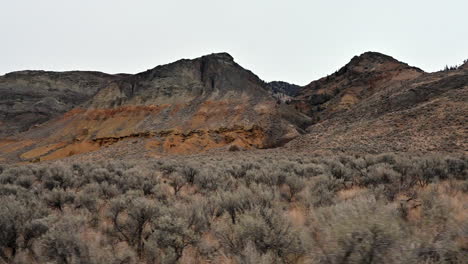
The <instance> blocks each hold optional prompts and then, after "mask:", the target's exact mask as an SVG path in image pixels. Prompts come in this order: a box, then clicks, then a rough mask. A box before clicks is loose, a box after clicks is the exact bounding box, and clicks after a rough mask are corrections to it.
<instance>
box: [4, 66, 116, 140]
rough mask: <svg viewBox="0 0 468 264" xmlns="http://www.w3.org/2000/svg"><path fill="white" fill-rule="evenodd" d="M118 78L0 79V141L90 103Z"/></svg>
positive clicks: (49, 75)
mask: <svg viewBox="0 0 468 264" xmlns="http://www.w3.org/2000/svg"><path fill="white" fill-rule="evenodd" d="M118 78H119V76H114V75H108V74H104V73H99V72H63V73H58V72H44V71H22V72H13V73H9V74H6V75H4V76H0V95H1V97H0V124H1V126H0V138H1V137H6V136H8V135H15V134H17V133H19V132H23V131H26V130H27V129H29V128H30V127H32V126H34V125H38V124H41V123H44V122H46V121H48V120H50V119H52V118H54V117H57V116H59V115H61V114H63V113H65V112H66V111H68V110H70V109H72V108H74V107H76V106H78V105H79V104H81V103H84V102H86V101H87V100H89V99H90V98H91V97H92V96H93V95H94V94H95V93H96V92H97V91H98V90H99V89H100V88H102V87H104V86H105V85H106V84H107V83H108V82H110V81H112V80H115V79H118Z"/></svg>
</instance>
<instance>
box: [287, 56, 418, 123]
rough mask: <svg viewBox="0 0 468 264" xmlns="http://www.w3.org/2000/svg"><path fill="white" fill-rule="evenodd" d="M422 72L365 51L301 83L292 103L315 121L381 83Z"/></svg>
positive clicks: (382, 86)
mask: <svg viewBox="0 0 468 264" xmlns="http://www.w3.org/2000/svg"><path fill="white" fill-rule="evenodd" d="M422 74H423V71H422V70H420V69H418V68H415V67H411V66H408V65H407V64H406V63H403V62H400V61H398V60H396V59H394V58H392V57H390V56H387V55H384V54H381V53H377V52H366V53H364V54H362V55H360V56H356V57H354V58H353V59H352V60H351V61H350V62H349V63H348V64H346V65H345V66H344V67H342V68H341V69H340V70H338V71H337V72H335V73H334V74H332V75H329V76H327V77H324V78H321V79H319V80H317V81H313V82H311V83H310V84H309V85H306V86H304V87H302V89H301V90H300V91H299V93H298V95H297V96H296V97H295V98H294V99H293V101H292V103H293V104H294V105H296V107H297V108H298V109H300V110H301V111H302V112H304V113H306V114H307V115H309V116H311V117H313V118H314V120H316V121H319V120H323V119H327V118H330V117H332V116H334V115H336V114H339V113H343V112H346V111H347V110H349V109H350V108H351V107H352V106H353V105H355V104H356V103H359V102H360V101H361V100H363V99H366V98H368V97H369V96H372V95H373V94H374V93H376V92H379V91H380V90H382V89H385V87H388V86H391V85H393V84H396V83H401V82H404V81H406V80H411V79H414V78H416V77H418V76H420V75H422Z"/></svg>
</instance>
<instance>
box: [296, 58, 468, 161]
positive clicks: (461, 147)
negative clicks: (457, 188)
mask: <svg viewBox="0 0 468 264" xmlns="http://www.w3.org/2000/svg"><path fill="white" fill-rule="evenodd" d="M353 60H355V61H356V60H357V59H356V58H355V59H353ZM352 63H353V61H352V62H351V64H352ZM387 64H389V65H387ZM371 65H372V64H371ZM390 65H393V67H391V70H390V71H388V70H386V71H381V70H379V69H382V68H387V69H388V68H390ZM374 66H377V67H376V69H377V71H376V72H374V71H372V72H364V73H361V74H357V73H356V71H354V73H353V75H355V76H356V78H355V79H353V80H352V81H351V85H344V84H342V82H343V78H342V76H343V71H344V70H343V69H342V70H340V71H339V72H338V73H336V74H334V75H332V76H331V77H330V78H329V80H328V81H327V80H324V79H322V80H319V81H317V82H314V83H312V84H311V85H312V87H317V90H318V91H327V89H329V87H339V88H338V89H339V90H340V92H339V93H337V95H336V96H335V97H331V98H330V99H329V100H328V101H326V102H324V103H321V104H319V107H322V109H321V111H320V112H319V113H318V114H316V115H318V116H319V117H320V118H319V120H321V121H319V122H317V123H316V124H314V125H312V126H310V127H309V128H308V134H307V135H305V136H303V137H300V138H298V139H296V140H295V141H294V142H291V144H289V145H288V148H292V149H296V150H297V149H303V150H304V149H309V150H316V149H320V150H331V151H340V152H360V153H381V152H389V151H398V152H400V151H401V152H429V151H443V152H465V153H466V150H467V149H468V145H467V141H466V139H467V131H466V124H467V123H468V122H467V121H468V120H467V113H468V105H467V103H466V102H467V101H468V97H467V96H468V71H467V69H466V67H465V68H464V67H460V68H459V69H457V70H451V71H441V72H436V73H422V72H421V71H419V70H418V69H415V68H408V67H405V66H404V65H402V64H400V65H398V64H396V63H395V62H392V61H390V62H384V63H379V64H377V65H374ZM348 68H349V65H347V66H345V68H344V69H348ZM346 72H349V70H346ZM344 74H345V75H346V73H344ZM369 76H373V77H372V78H369ZM376 76H380V77H379V78H377V77H376ZM384 76H387V77H384ZM376 78H377V81H374V80H376ZM334 80H335V81H334ZM335 82H336V83H335ZM321 83H323V85H321ZM345 83H346V81H345ZM353 83H359V84H360V85H352V84H353ZM309 86H310V85H309ZM308 88H309V87H306V89H305V91H304V93H305V92H310V91H309V90H307V89H308ZM314 91H316V90H314ZM312 94H314V93H313V92H312ZM315 94H319V93H318V92H317V93H315ZM354 95H357V96H354ZM353 96H354V97H353ZM303 98H304V97H299V99H298V100H300V99H303ZM345 98H353V99H352V100H349V101H346V100H345ZM356 98H357V99H356ZM346 102H350V103H346ZM300 103H302V105H305V102H304V101H300ZM306 106H310V104H309V105H306Z"/></svg>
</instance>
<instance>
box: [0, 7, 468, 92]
mask: <svg viewBox="0 0 468 264" xmlns="http://www.w3.org/2000/svg"><path fill="white" fill-rule="evenodd" d="M467 14H468V1H467V0H444V1H441V0H438V1H434V0H424V1H423V0H404V1H403V0H391V1H388V0H386V1H379V0H352V1H351V0H343V1H337V0H327V1H325V0H322V1H319V0H287V1H286V0H283V1H276V0H230V1H227V0H191V1H188V0H185V1H182V0H165V1H161V0H153V1H150V0H131V1H130V0H128V1H122V0H75V1H72V0H40V1H39V0H0V29H1V31H0V36H1V37H0V75H1V74H4V73H7V72H11V71H17V70H25V69H34V70H36V69H42V70H56V71H62V70H97V71H104V72H109V73H118V72H126V73H136V72H140V71H144V70H146V69H149V68H153V67H154V66H157V65H160V64H166V63H169V62H172V61H174V60H178V59H181V58H195V57H199V56H201V55H204V54H209V53H213V52H221V51H226V52H229V53H230V54H231V55H232V56H233V57H234V58H235V60H236V61H237V62H238V63H239V64H240V65H242V66H244V67H245V68H247V69H250V70H252V71H253V72H254V73H256V74H257V75H259V76H260V78H262V79H264V80H266V81H272V80H284V81H288V82H293V83H297V84H307V83H309V82H310V81H312V80H314V79H317V78H320V77H323V76H325V75H327V74H329V73H332V72H334V71H335V70H337V69H339V68H340V67H341V66H343V65H344V64H345V63H347V62H348V61H349V60H350V59H351V58H352V57H353V56H354V55H358V54H361V53H363V52H365V51H369V50H370V51H379V52H382V53H385V54H388V55H390V56H393V57H395V58H397V59H399V60H402V61H404V62H407V63H409V64H410V65H414V66H418V67H420V68H422V69H423V70H426V71H436V70H440V69H442V68H443V67H444V66H445V65H446V64H448V65H455V64H460V63H461V62H462V61H463V60H464V59H468V16H467Z"/></svg>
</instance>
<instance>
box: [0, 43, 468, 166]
mask: <svg viewBox="0 0 468 264" xmlns="http://www.w3.org/2000/svg"><path fill="white" fill-rule="evenodd" d="M467 85H468V69H467V66H466V64H465V65H462V66H460V67H456V68H454V69H452V70H447V71H441V72H436V73H425V72H423V71H422V70H420V69H418V68H416V67H412V66H409V65H408V64H406V63H403V62H400V61H398V60H396V59H394V58H392V57H390V56H387V55H384V54H381V53H377V52H366V53H364V54H362V55H360V56H356V57H354V58H352V59H351V61H350V62H349V63H348V64H346V65H345V66H344V67H342V68H341V69H340V70H338V71H336V72H335V73H333V74H331V75H329V76H327V77H324V78H321V79H319V80H316V81H313V82H311V83H310V84H309V85H306V86H303V87H301V86H297V85H294V84H289V83H285V82H271V83H265V82H264V81H262V80H261V79H260V78H259V77H257V76H256V75H255V74H253V73H252V72H250V71H248V70H246V69H244V68H242V67H241V66H240V65H238V64H237V63H236V62H235V61H234V59H233V58H232V57H231V56H230V55H229V54H227V53H217V54H211V55H207V56H203V57H200V58H196V59H192V60H187V59H183V60H179V61H176V62H173V63H170V64H167V65H161V66H157V67H155V68H153V69H150V70H148V71H145V72H142V73H138V74H134V75H131V74H119V75H109V74H104V73H98V72H78V71H76V72H64V73H57V72H44V71H24V72H15V73H10V74H7V75H5V76H1V77H0V92H1V94H2V97H1V99H0V102H1V104H0V114H1V115H0V123H1V124H3V125H2V126H1V127H0V161H3V162H18V161H22V162H37V161H44V160H55V159H60V158H64V157H69V156H75V155H77V154H86V155H90V157H92V158H93V159H100V158H113V157H120V158H124V157H129V158H141V157H159V156H161V155H168V154H194V153H200V152H206V151H221V150H227V149H233V150H237V149H245V150H248V149H265V148H277V147H281V146H283V145H285V144H286V147H285V148H281V149H280V151H282V150H285V151H293V152H297V151H300V152H304V151H305V152H317V151H318V152H321V151H332V152H335V151H339V152H349V153H382V152H388V151H396V152H400V151H401V152H429V151H444V152H463V153H465V152H466V149H467V145H466V138H467V135H466V124H467V120H466V116H467V113H468V109H467V104H466V101H467V97H466V96H467ZM288 142H289V143H288ZM91 153H92V154H91Z"/></svg>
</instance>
